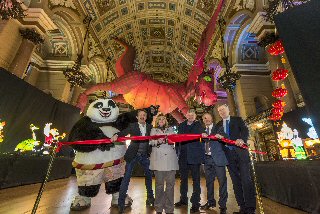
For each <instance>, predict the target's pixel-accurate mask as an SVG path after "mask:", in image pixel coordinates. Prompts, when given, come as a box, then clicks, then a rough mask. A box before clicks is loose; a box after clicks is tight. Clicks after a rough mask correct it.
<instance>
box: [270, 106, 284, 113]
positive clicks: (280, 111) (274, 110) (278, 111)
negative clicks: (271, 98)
mask: <svg viewBox="0 0 320 214" xmlns="http://www.w3.org/2000/svg"><path fill="white" fill-rule="evenodd" d="M283 112H284V108H283V107H281V108H273V109H272V114H283Z"/></svg>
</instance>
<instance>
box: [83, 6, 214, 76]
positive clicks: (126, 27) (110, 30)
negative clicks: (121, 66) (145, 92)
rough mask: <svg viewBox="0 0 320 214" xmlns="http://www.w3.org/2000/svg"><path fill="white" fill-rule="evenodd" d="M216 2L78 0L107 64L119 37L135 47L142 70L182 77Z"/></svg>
mask: <svg viewBox="0 0 320 214" xmlns="http://www.w3.org/2000/svg"><path fill="white" fill-rule="evenodd" d="M216 2H217V1H212V0H198V1H195V0H186V1H181V0H172V1H150V0H149V1H148V0H145V1H139V0H137V1H132V0H117V1H116V0H94V1H93V0H85V1H83V0H79V3H80V4H81V7H82V10H84V11H85V13H87V14H90V15H91V16H92V17H93V18H94V20H93V24H92V29H91V30H92V31H93V32H94V34H95V35H96V38H97V39H98V40H99V43H100V44H101V46H102V48H103V51H104V53H105V54H106V56H110V58H111V59H112V64H114V61H115V60H116V59H117V58H118V56H119V55H120V53H121V49H122V48H121V47H120V46H119V45H118V44H117V43H115V42H114V41H113V40H112V37H121V38H124V39H125V40H126V41H127V42H129V43H130V44H132V45H133V46H134V47H135V48H136V50H137V54H138V56H137V61H138V62H137V63H138V65H139V66H140V68H141V70H142V71H144V72H146V73H149V74H150V75H152V76H153V77H154V78H155V79H158V80H162V81H166V82H183V81H185V80H186V79H187V74H188V72H189V69H190V68H191V65H192V63H193V58H194V56H195V52H196V50H197V46H198V43H199V40H200V37H201V33H202V31H203V29H204V28H205V26H206V24H207V22H208V20H209V19H210V16H211V14H212V12H213V10H214V8H215V6H216V5H215V4H216Z"/></svg>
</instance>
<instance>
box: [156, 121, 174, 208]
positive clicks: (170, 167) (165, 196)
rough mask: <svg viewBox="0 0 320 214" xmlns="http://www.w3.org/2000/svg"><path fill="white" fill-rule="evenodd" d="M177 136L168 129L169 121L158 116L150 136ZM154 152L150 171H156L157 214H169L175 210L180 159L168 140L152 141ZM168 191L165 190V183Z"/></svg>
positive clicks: (171, 129)
mask: <svg viewBox="0 0 320 214" xmlns="http://www.w3.org/2000/svg"><path fill="white" fill-rule="evenodd" d="M163 134H166V135H170V134H175V133H174V131H173V128H171V127H168V121H167V119H166V117H165V116H164V115H158V116H157V118H156V124H155V128H153V129H152V130H151V133H150V135H163ZM150 144H151V146H152V152H151V155H150V169H151V170H154V175H155V180H156V198H155V209H156V211H157V213H162V211H163V210H165V212H166V213H167V214H169V213H173V210H174V200H173V198H174V184H175V174H176V170H178V169H179V166H178V158H177V155H176V151H175V148H174V145H169V144H168V142H167V141H166V139H158V140H150ZM165 182H166V185H165V186H166V189H165V190H164V183H165Z"/></svg>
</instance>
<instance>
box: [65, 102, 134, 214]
mask: <svg viewBox="0 0 320 214" xmlns="http://www.w3.org/2000/svg"><path fill="white" fill-rule="evenodd" d="M127 118H128V117H125V114H122V115H120V116H119V108H118V107H117V105H116V104H115V102H114V101H113V100H112V99H102V98H99V99H97V100H95V101H93V102H92V103H91V104H90V105H89V107H88V109H87V113H86V116H84V117H83V118H81V119H80V120H79V121H78V122H77V123H76V124H75V125H74V127H73V128H72V130H71V132H70V135H69V141H82V140H96V139H106V138H111V137H112V136H113V135H114V134H115V133H117V132H119V131H120V129H121V128H123V127H125V125H126V124H127V123H128V122H130V121H126V120H127ZM73 148H74V149H75V150H76V155H75V159H74V162H73V167H74V168H75V169H76V176H77V184H78V195H76V196H75V198H74V199H73V201H72V204H71V207H70V209H71V210H83V209H86V208H88V207H90V206H91V198H92V197H95V196H96V195H97V194H98V192H99V189H100V186H101V184H103V183H105V190H106V193H107V194H112V202H111V205H112V206H117V204H118V197H119V189H120V184H121V181H122V178H123V175H124V172H125V162H124V158H123V156H124V154H125V152H126V145H125V144H124V143H121V142H113V143H111V144H99V145H90V144H81V145H74V146H73ZM131 204H132V200H131V199H130V197H129V196H127V198H126V206H130V205H131Z"/></svg>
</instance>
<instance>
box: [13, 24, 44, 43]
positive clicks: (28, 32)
mask: <svg viewBox="0 0 320 214" xmlns="http://www.w3.org/2000/svg"><path fill="white" fill-rule="evenodd" d="M19 31H20V34H21V36H22V37H23V38H24V39H27V40H29V41H31V42H32V43H33V44H35V45H38V44H41V43H43V42H44V39H43V38H42V36H41V35H40V34H39V33H37V32H36V31H35V30H34V29H31V28H22V29H20V30H19Z"/></svg>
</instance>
